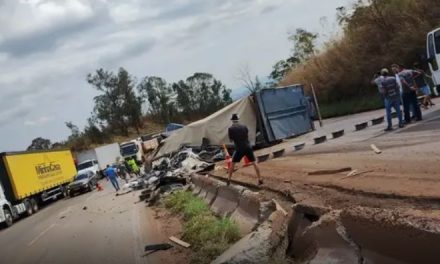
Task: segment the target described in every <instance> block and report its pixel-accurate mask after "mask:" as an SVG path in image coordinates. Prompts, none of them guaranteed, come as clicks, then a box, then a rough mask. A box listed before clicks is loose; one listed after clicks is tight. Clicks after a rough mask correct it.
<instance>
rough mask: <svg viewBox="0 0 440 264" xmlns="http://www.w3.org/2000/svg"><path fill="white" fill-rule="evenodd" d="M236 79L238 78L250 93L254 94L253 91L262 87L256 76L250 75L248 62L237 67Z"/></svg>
mask: <svg viewBox="0 0 440 264" xmlns="http://www.w3.org/2000/svg"><path fill="white" fill-rule="evenodd" d="M237 80H239V81H240V82H241V83H242V84H243V85H244V87H245V88H246V89H247V90H248V91H249V92H250V93H251V94H254V93H255V92H257V91H259V90H261V89H263V88H264V85H262V83H261V81H260V79H259V78H258V76H255V77H253V76H252V74H251V70H250V67H249V65H248V64H245V65H243V66H242V67H241V68H240V69H239V71H238V75H237Z"/></svg>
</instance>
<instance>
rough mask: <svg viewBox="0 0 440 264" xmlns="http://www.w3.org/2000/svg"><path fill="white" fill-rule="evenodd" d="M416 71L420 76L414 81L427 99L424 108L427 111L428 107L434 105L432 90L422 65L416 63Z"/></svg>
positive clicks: (424, 101) (424, 100)
mask: <svg viewBox="0 0 440 264" xmlns="http://www.w3.org/2000/svg"><path fill="white" fill-rule="evenodd" d="M414 69H415V71H416V72H418V75H417V76H416V77H414V81H415V82H416V85H417V88H419V90H420V91H421V92H422V93H423V96H424V97H425V98H424V99H423V106H424V107H425V109H427V108H428V106H433V105H434V103H432V100H431V88H430V87H429V85H428V84H427V83H426V81H425V78H426V73H425V71H424V70H422V68H421V67H420V64H418V63H414Z"/></svg>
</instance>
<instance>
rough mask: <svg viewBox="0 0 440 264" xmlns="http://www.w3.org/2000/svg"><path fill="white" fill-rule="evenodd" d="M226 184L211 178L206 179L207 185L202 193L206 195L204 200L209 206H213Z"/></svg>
mask: <svg viewBox="0 0 440 264" xmlns="http://www.w3.org/2000/svg"><path fill="white" fill-rule="evenodd" d="M225 186H226V184H225V183H223V182H220V181H217V180H213V179H210V178H205V185H204V186H203V189H202V191H201V192H200V193H204V195H203V197H200V195H199V197H200V198H202V199H203V200H204V201H205V203H206V204H207V205H209V206H210V205H211V204H212V203H213V202H214V200H215V199H216V197H217V193H218V189H219V188H220V187H225Z"/></svg>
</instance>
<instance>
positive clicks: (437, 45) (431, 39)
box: [426, 28, 440, 90]
mask: <svg viewBox="0 0 440 264" xmlns="http://www.w3.org/2000/svg"><path fill="white" fill-rule="evenodd" d="M426 46H427V47H426V50H427V57H428V64H429V69H430V70H431V74H432V80H433V82H434V85H435V86H436V88H437V90H439V89H440V28H437V29H435V30H433V31H431V32H429V33H428V35H427V41H426Z"/></svg>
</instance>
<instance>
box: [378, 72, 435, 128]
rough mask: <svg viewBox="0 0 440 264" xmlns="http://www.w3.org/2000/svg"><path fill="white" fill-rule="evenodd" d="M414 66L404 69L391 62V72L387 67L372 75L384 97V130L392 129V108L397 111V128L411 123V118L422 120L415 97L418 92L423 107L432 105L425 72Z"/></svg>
mask: <svg viewBox="0 0 440 264" xmlns="http://www.w3.org/2000/svg"><path fill="white" fill-rule="evenodd" d="M414 66H415V69H406V68H405V67H404V66H402V65H399V64H393V65H392V66H391V70H392V72H393V74H391V73H390V71H389V70H388V69H387V68H384V69H382V70H381V71H380V73H378V74H376V75H375V76H374V79H373V81H372V83H373V84H375V85H376V86H377V88H378V90H379V93H380V94H381V96H382V98H383V99H384V104H385V109H386V116H387V122H388V126H387V128H386V129H385V131H392V130H393V125H392V114H391V111H392V109H393V108H394V110H395V111H396V113H397V117H398V120H399V128H402V127H404V126H405V124H409V123H411V121H412V120H415V121H420V120H422V112H421V110H420V106H419V101H418V97H417V93H418V92H421V93H423V96H424V100H423V104H422V105H423V107H425V108H428V107H429V106H433V105H434V103H432V101H431V89H430V87H429V85H428V84H427V83H426V80H425V78H426V77H427V75H426V73H425V72H424V71H423V70H422V69H420V67H419V66H418V64H415V65H414ZM401 105H403V113H404V115H403V116H402V112H401V109H400V106H401Z"/></svg>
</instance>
